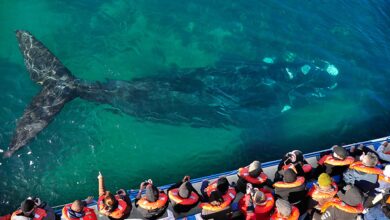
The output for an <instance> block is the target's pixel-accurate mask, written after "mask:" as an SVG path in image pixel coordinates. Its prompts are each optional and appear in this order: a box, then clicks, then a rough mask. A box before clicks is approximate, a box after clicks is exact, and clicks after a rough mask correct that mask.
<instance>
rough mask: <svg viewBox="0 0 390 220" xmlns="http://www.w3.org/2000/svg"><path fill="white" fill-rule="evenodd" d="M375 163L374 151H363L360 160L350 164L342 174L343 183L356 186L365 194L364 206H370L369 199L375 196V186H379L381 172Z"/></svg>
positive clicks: (376, 161)
mask: <svg viewBox="0 0 390 220" xmlns="http://www.w3.org/2000/svg"><path fill="white" fill-rule="evenodd" d="M377 163H378V157H377V156H376V155H375V154H374V153H372V152H368V153H367V154H364V153H363V155H362V156H361V157H360V161H357V162H354V163H353V164H351V165H350V166H349V169H348V170H347V171H346V172H345V173H344V175H343V180H344V181H345V183H347V184H350V185H354V186H357V187H358V188H359V189H360V190H361V191H362V193H363V194H364V195H365V198H366V199H365V202H364V207H365V208H370V207H371V206H372V202H371V201H372V200H373V199H374V197H375V192H376V191H375V188H377V187H378V186H379V183H378V179H379V175H381V174H382V173H383V171H382V170H381V169H379V168H377V167H376V165H377Z"/></svg>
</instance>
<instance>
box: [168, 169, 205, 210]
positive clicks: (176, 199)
mask: <svg viewBox="0 0 390 220" xmlns="http://www.w3.org/2000/svg"><path fill="white" fill-rule="evenodd" d="M167 191H168V197H169V200H170V201H171V203H172V207H173V210H174V211H175V212H177V213H181V212H188V211H189V210H191V209H192V208H193V207H195V206H196V205H197V204H198V202H199V199H200V198H201V196H200V195H199V193H198V192H197V191H196V190H195V189H194V187H193V186H192V184H191V182H190V177H189V176H184V177H183V179H182V180H181V181H180V182H178V183H176V184H173V185H172V186H170V187H169V188H168V190H167Z"/></svg>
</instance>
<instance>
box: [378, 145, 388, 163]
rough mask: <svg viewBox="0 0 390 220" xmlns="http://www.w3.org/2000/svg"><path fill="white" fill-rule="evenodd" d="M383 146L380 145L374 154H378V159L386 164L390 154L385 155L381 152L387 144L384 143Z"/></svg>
mask: <svg viewBox="0 0 390 220" xmlns="http://www.w3.org/2000/svg"><path fill="white" fill-rule="evenodd" d="M385 143H386V145H385V144H382V145H381V146H380V147H379V148H378V150H377V151H376V153H377V154H378V156H379V158H380V159H382V160H385V161H387V162H390V154H385V153H384V152H383V150H384V149H385V147H386V146H387V142H385Z"/></svg>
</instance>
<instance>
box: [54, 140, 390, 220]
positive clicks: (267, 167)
mask: <svg viewBox="0 0 390 220" xmlns="http://www.w3.org/2000/svg"><path fill="white" fill-rule="evenodd" d="M389 140H390V136H386V137H382V138H378V139H374V140H369V141H364V142H358V143H353V144H348V145H345V146H343V147H345V148H346V149H348V150H349V149H350V148H351V147H352V146H358V145H363V146H366V147H369V148H371V149H372V150H376V149H377V148H378V147H379V146H380V145H381V143H382V142H383V141H389ZM330 151H331V150H330V149H325V150H321V151H316V152H312V153H307V154H304V157H305V159H306V160H307V162H308V163H310V164H311V165H312V166H313V168H315V167H316V166H317V161H318V159H319V158H320V155H323V154H324V153H327V152H330ZM279 162H280V160H274V161H270V162H265V163H262V168H263V171H264V172H265V173H266V174H267V175H268V177H269V178H270V179H271V180H273V178H274V174H275V172H276V170H277V166H278V164H279ZM221 176H225V177H227V179H228V180H229V182H230V183H233V182H237V180H238V176H237V170H232V171H228V172H224V173H217V174H213V175H210V176H205V177H200V178H196V179H191V183H192V184H193V187H194V188H195V189H196V190H198V192H200V187H201V184H202V181H203V180H205V179H207V180H209V181H210V182H212V181H214V180H216V179H218V177H221ZM312 184H313V183H312V182H308V183H307V188H310V186H311V185H312ZM171 185H172V184H168V185H164V186H161V187H158V188H159V189H160V190H164V191H165V192H166V190H167V189H168V188H169V187H170V186H171ZM127 193H128V195H129V197H130V199H131V201H132V202H133V209H132V211H131V214H130V216H129V217H128V218H127V219H142V216H141V215H140V213H138V211H137V209H136V208H135V206H134V200H135V197H136V195H137V193H138V190H132V189H130V190H127ZM242 196H243V194H242V193H237V195H236V198H235V199H234V201H233V203H232V204H231V208H232V211H233V214H232V216H233V218H235V219H240V212H239V211H238V201H239V200H240V198H241V197H242ZM63 207H64V205H60V206H56V207H53V208H54V210H55V212H56V214H57V215H59V216H60V215H61V210H62V208H63ZM88 207H90V208H93V209H95V211H96V214H97V217H98V219H99V220H108V217H106V216H103V215H100V214H98V212H97V204H96V201H94V202H92V203H90V204H89V205H88ZM200 213H201V209H200V208H199V207H198V206H197V207H195V208H193V209H191V210H190V211H189V212H187V213H176V212H175V211H174V210H173V209H172V207H171V205H169V206H168V208H167V211H166V213H165V214H164V215H163V216H161V217H160V218H159V219H183V220H184V219H186V220H195V219H202V218H201V216H200Z"/></svg>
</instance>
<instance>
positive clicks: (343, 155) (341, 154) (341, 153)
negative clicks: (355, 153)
mask: <svg viewBox="0 0 390 220" xmlns="http://www.w3.org/2000/svg"><path fill="white" fill-rule="evenodd" d="M333 152H334V153H335V154H336V155H337V156H339V157H340V158H341V159H342V160H344V159H345V158H346V157H347V156H348V152H347V150H345V148H343V147H340V146H337V145H336V146H335V147H333Z"/></svg>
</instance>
